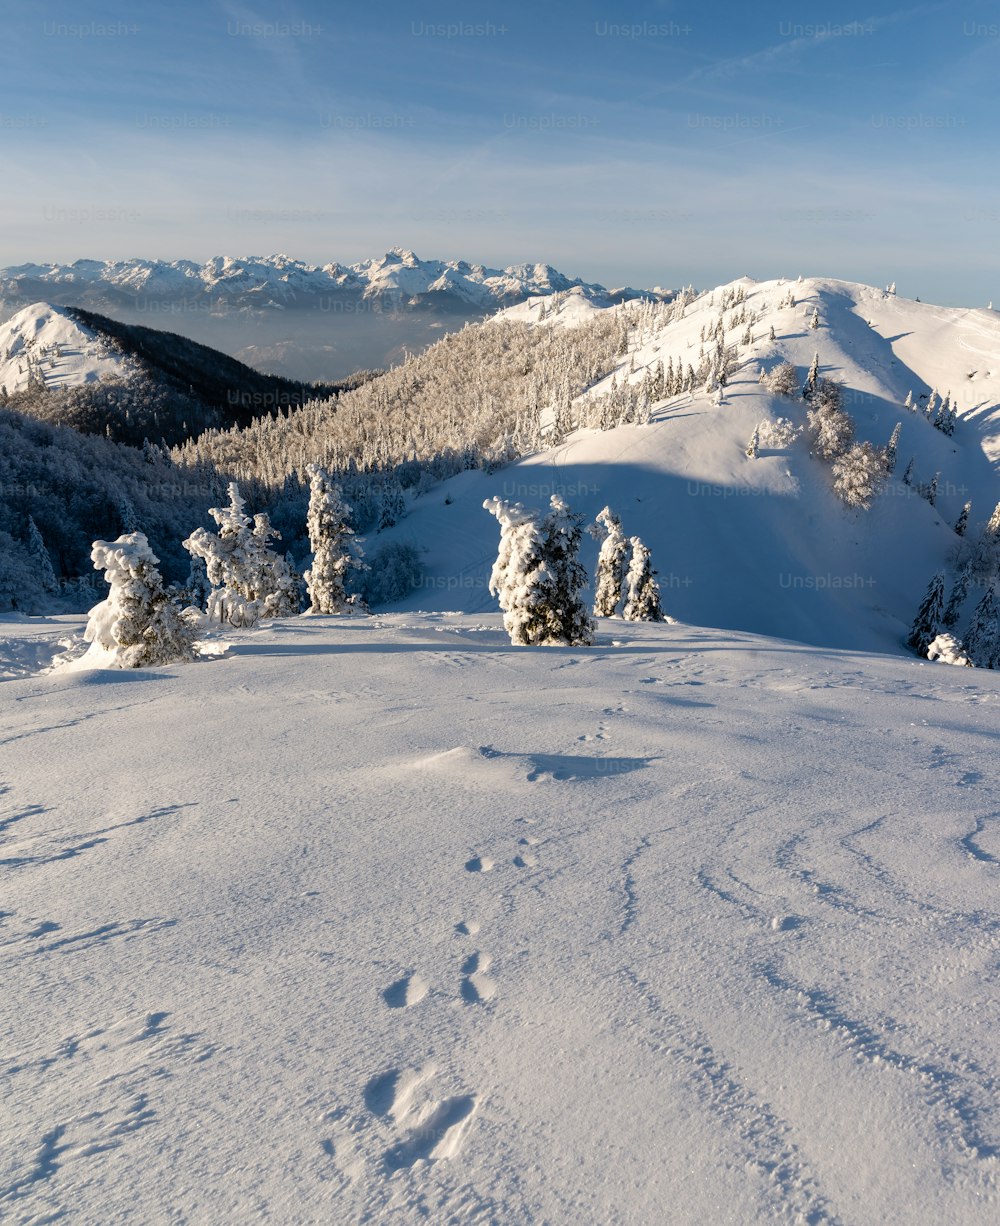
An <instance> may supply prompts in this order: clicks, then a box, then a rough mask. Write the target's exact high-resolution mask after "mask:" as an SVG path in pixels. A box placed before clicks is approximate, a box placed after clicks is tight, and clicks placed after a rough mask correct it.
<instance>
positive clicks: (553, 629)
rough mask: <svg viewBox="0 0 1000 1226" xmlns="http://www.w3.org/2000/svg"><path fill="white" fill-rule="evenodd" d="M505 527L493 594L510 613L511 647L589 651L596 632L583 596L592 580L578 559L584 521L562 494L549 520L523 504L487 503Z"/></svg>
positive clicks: (553, 503)
mask: <svg viewBox="0 0 1000 1226" xmlns="http://www.w3.org/2000/svg"><path fill="white" fill-rule="evenodd" d="M483 506H484V507H485V509H486V510H487V511H489V512H490V513H491V514H492V515H495V516H496V518H497V520H498V521H499V523H500V549H499V551H498V554H497V560H496V562H495V563H494V565H493V572H492V574H491V576H490V592H491V593H493V594H494V595H495V596H497V598H498V600H499V604H500V608H501V609H502V610H503V613H504V628H505V629H506V630H507V633H508V634H509V635H510V641H511V642H512V643H514V644H517V645H521V646H544V645H554V644H569V645H586V644H589V643H592V642H593V641H594V626H593V622H592V621H591V619H590V614H589V613H588V611H587V609H586V607H585V605H584V604H583V602H582V601H581V600H580V596H579V592H580V589H581V588H582V587H583V586H584V584H585V583H586V581H587V575H586V572H585V571H584V569H583V567H582V566H581V565H580V562H579V559H578V556H577V555H578V552H579V547H580V537H581V534H582V526H581V517H580V516H578V515H574V514H573V513H572V512H571V511H570V509H569V507H568V506H567V505H566V503H565V502H564V501H563V500H562V498H560V497H559V496H558V495H557V494H553V496H552V498H551V500H550V510H549V513H548V514H547V515H546V516H545V518H544V520H542V521H541V522H539V518H538V515H537V514H536V513H533V512H531V511H526V510H525V509H524V507H523V506H521V504H520V503H509V502H505V501H504V500H503V499H500V498H491V499H487V501H486V502H484V503H483Z"/></svg>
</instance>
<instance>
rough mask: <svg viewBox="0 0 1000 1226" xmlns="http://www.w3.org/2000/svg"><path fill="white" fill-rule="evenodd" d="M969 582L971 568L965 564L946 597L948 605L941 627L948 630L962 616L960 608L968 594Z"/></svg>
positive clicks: (970, 580) (970, 579) (955, 624)
mask: <svg viewBox="0 0 1000 1226" xmlns="http://www.w3.org/2000/svg"><path fill="white" fill-rule="evenodd" d="M971 582H972V566H971V565H970V564H969V563H966V564H965V566H963V567H962V569H961V570H960V571H959V572H958V578H957V579H956V580H955V584H954V586H953V587H952V589H951V595H950V596H949V597H948V603H947V605H946V606H945V610H944V614H943V616H942V618H941V625H942V626H947V627H948V629H949V630H950V629H951V628H952V627H953V626H957V625H958V619H959V617H961V615H962V606H963V605H964V604H965V600H966V597H967V596H968V594H969V585H970V583H971Z"/></svg>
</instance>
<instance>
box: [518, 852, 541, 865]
mask: <svg viewBox="0 0 1000 1226" xmlns="http://www.w3.org/2000/svg"><path fill="white" fill-rule="evenodd" d="M514 864H515V865H516V866H517V867H518V868H535V867H536V866H537V864H538V857H537V856H533V855H532V854H531V852H530V851H519V852H518V853H517V855H516V856H515V857H514Z"/></svg>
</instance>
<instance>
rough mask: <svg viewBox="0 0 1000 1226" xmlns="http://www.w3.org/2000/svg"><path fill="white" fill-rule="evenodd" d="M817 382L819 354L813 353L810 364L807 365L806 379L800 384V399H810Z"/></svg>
mask: <svg viewBox="0 0 1000 1226" xmlns="http://www.w3.org/2000/svg"><path fill="white" fill-rule="evenodd" d="M818 383H819V354H818V353H814V354H813V360H812V364H811V365H810V367H809V373H808V374H807V375H806V381H805V383H804V384H803V385H802V399H803V400H811V399H812V394H813V392H814V391H815V390H816V385H817V384H818Z"/></svg>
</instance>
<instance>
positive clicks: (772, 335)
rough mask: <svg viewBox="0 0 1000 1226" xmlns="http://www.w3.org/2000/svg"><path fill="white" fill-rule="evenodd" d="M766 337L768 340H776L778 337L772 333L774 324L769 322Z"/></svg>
mask: <svg viewBox="0 0 1000 1226" xmlns="http://www.w3.org/2000/svg"><path fill="white" fill-rule="evenodd" d="M767 339H768V340H769V341H776V340H777V339H778V338H777V337H776V336H775V334H774V324H771V327H770V330H769V331H768V334H767Z"/></svg>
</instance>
